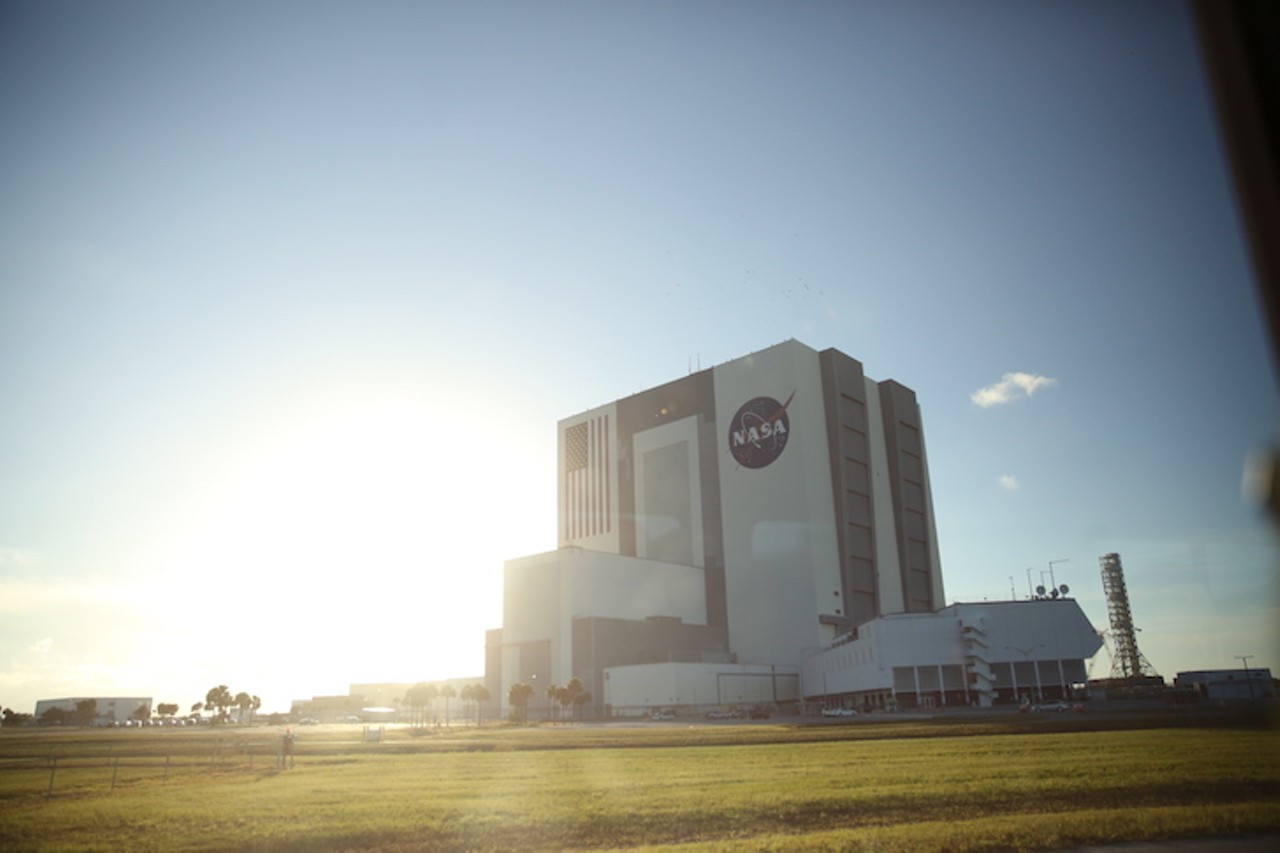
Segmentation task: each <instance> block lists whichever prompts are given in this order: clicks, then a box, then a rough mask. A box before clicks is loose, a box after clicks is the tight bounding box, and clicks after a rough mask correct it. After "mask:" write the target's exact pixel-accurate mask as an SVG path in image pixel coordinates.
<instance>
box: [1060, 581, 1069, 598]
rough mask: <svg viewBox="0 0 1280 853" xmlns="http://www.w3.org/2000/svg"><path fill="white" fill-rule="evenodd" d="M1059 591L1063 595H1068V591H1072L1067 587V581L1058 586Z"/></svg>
mask: <svg viewBox="0 0 1280 853" xmlns="http://www.w3.org/2000/svg"><path fill="white" fill-rule="evenodd" d="M1058 591H1059V592H1061V593H1062V594H1063V595H1066V594H1067V593H1069V592H1071V590H1070V589H1069V588H1068V587H1067V585H1066V584H1065V583H1064V584H1063V585H1062V586H1060V587H1058Z"/></svg>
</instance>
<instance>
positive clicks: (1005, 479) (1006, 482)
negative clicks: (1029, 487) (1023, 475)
mask: <svg viewBox="0 0 1280 853" xmlns="http://www.w3.org/2000/svg"><path fill="white" fill-rule="evenodd" d="M997 482H999V483H1000V488H1002V489H1004V490H1005V491H1006V492H1016V491H1018V489H1019V488H1021V486H1020V485H1019V483H1018V478H1017V477H1015V476H1013V475H1012V474H1001V475H1000V479H999V480H998V481H997Z"/></svg>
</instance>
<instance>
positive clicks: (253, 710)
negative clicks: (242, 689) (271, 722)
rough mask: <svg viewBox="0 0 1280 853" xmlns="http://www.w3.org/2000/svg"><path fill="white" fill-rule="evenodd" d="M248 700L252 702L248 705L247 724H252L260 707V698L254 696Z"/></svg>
mask: <svg viewBox="0 0 1280 853" xmlns="http://www.w3.org/2000/svg"><path fill="white" fill-rule="evenodd" d="M249 698H250V699H251V700H253V702H252V704H251V705H249V722H251V723H252V722H253V721H254V719H256V718H257V716H258V709H259V708H261V707H262V697H261V696H257V695H254V696H250V697H249Z"/></svg>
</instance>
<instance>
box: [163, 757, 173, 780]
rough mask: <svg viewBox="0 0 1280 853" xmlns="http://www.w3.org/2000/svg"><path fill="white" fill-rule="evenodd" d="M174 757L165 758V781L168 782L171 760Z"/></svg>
mask: <svg viewBox="0 0 1280 853" xmlns="http://www.w3.org/2000/svg"><path fill="white" fill-rule="evenodd" d="M172 757H173V756H170V755H166V756H165V757H164V779H165V781H166V782H167V781H169V759H170V758H172Z"/></svg>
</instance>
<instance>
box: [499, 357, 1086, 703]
mask: <svg viewBox="0 0 1280 853" xmlns="http://www.w3.org/2000/svg"><path fill="white" fill-rule="evenodd" d="M558 432H559V441H558V472H559V474H558V478H559V479H558V512H557V517H558V526H559V531H558V548H557V549H556V550H554V551H551V552H548V553H544V554H536V555H532V556H527V557H521V558H518V559H513V560H510V561H508V562H507V564H506V567H505V574H504V580H505V591H504V601H503V625H502V627H501V628H499V629H495V630H492V631H489V632H488V637H487V641H486V683H487V685H488V687H489V690H490V692H491V694H493V695H494V697H495V699H498V701H500V702H501V703H502V704H503V706H504V710H509V709H507V708H506V704H507V696H508V691H509V689H510V687H511V685H513V684H516V683H520V682H522V683H526V684H529V685H531V686H533V687H534V690H535V693H538V694H540V693H542V692H543V691H544V690H545V688H546V687H547V686H550V685H553V684H564V683H565V682H567V681H568V680H569V679H571V678H575V677H576V678H578V679H579V680H580V681H581V683H582V684H583V687H584V688H585V690H587V691H589V692H590V693H591V695H592V697H593V705H595V709H596V711H597V712H598V713H613V714H634V713H640V712H642V711H645V710H647V709H651V708H658V707H664V708H665V707H671V706H697V707H706V708H714V707H723V706H727V705H737V704H755V703H774V704H777V703H788V702H793V701H801V700H803V701H807V702H811V703H818V704H822V705H828V706H829V705H845V706H903V707H907V706H931V705H953V704H964V705H980V706H988V705H991V704H993V703H995V702H1012V701H1017V700H1018V698H1019V697H1020V696H1027V695H1030V696H1032V697H1033V698H1036V697H1045V698H1065V697H1066V696H1067V695H1068V692H1069V687H1070V685H1071V684H1073V683H1077V682H1080V681H1083V680H1084V677H1085V666H1084V659H1085V658H1088V657H1091V656H1092V655H1093V654H1094V653H1095V652H1096V651H1097V650H1098V648H1099V647H1100V641H1099V639H1098V636H1097V633H1096V632H1095V631H1094V630H1093V628H1092V626H1091V625H1090V624H1089V622H1088V620H1087V619H1086V618H1085V616H1084V614H1083V613H1082V612H1081V611H1080V608H1079V606H1078V605H1077V604H1076V603H1075V602H1074V601H1072V600H1069V599H1065V598H1062V599H1050V600H1031V601H1016V602H1015V601H1009V602H998V603H992V604H987V603H981V604H978V603H975V604H953V605H952V606H950V607H945V606H944V604H945V601H944V596H943V581H942V571H941V565H940V563H941V561H940V558H939V552H938V543H937V535H936V531H935V523H934V512H933V500H932V495H931V493H930V487H929V474H928V461H927V457H926V454H925V444H924V437H923V428H922V424H921V417H920V407H919V405H918V403H917V401H916V396H915V393H914V392H912V391H911V390H910V389H908V388H906V387H904V386H902V385H900V384H899V383H897V382H894V381H892V380H889V381H882V382H876V381H873V380H871V379H869V378H867V377H866V376H865V375H864V374H863V370H862V365H861V364H860V363H859V362H857V361H856V360H854V359H852V358H850V357H849V356H847V355H845V354H843V353H841V352H838V351H837V350H834V349H827V350H824V351H822V352H818V351H815V350H813V349H810V348H809V347H807V346H805V345H804V344H801V343H799V342H797V341H794V340H792V341H786V342H784V343H781V344H778V345H776V346H773V347H770V348H769V349H766V350H762V351H760V352H757V353H754V354H752V355H748V356H745V357H743V358H739V359H736V360H734V361H730V362H727V363H725V364H721V365H719V366H716V367H713V368H710V369H707V370H702V371H698V372H696V373H692V374H690V375H688V376H686V377H683V378H681V379H678V380H676V381H674V382H670V383H667V384H665V385H661V386H659V387H657V388H653V389H651V390H648V391H643V392H640V393H638V394H635V395H633V396H631V397H627V398H625V399H621V400H618V401H616V402H613V403H610V404H608V405H605V406H601V407H599V408H597V409H593V410H591V411H588V412H584V413H582V414H580V415H576V416H573V417H570V418H566V419H565V420H562V421H561V422H560V424H559V427H558Z"/></svg>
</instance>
